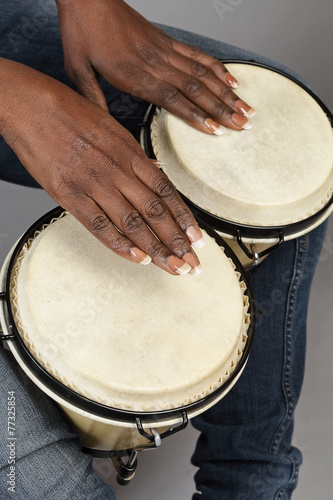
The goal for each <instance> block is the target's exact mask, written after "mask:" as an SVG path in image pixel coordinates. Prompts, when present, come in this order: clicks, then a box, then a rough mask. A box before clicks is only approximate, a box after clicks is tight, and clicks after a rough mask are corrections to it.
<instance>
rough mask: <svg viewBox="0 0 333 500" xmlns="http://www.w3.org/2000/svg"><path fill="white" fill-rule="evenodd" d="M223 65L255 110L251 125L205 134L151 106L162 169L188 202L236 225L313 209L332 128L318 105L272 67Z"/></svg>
mask: <svg viewBox="0 0 333 500" xmlns="http://www.w3.org/2000/svg"><path fill="white" fill-rule="evenodd" d="M226 66H227V67H228V69H229V70H230V72H231V73H232V74H233V75H235V77H236V78H237V79H238V80H239V81H240V82H241V85H240V87H239V89H237V94H238V95H239V97H240V98H241V99H244V100H245V101H246V102H248V103H249V104H250V105H251V106H253V107H254V108H255V109H256V111H257V113H256V115H255V117H254V118H253V122H254V126H253V128H252V129H251V130H246V131H245V130H244V131H241V132H238V131H234V130H231V129H225V133H224V134H223V135H222V136H215V135H207V134H205V133H203V132H200V131H198V130H196V129H194V128H193V127H190V126H189V125H187V124H186V123H185V122H184V121H182V120H180V119H179V118H177V117H175V116H173V115H172V114H170V113H169V112H167V111H165V110H157V111H156V113H155V116H154V117H153V120H152V123H151V143H152V147H153V151H154V153H155V156H156V158H157V159H158V160H159V161H161V162H164V163H165V167H163V170H164V171H165V173H166V174H167V175H168V177H169V178H170V179H171V181H172V182H173V183H174V184H175V186H176V187H177V189H178V190H179V191H180V192H181V193H182V194H183V195H185V197H187V198H188V199H189V200H190V201H191V202H192V203H194V204H195V205H196V206H198V207H200V208H201V209H204V210H205V211H207V212H208V213H211V214H213V215H215V216H218V217H221V218H222V219H226V220H228V221H231V222H233V223H235V224H241V225H247V226H253V227H281V226H286V225H290V224H294V223H297V222H298V221H304V220H306V219H308V218H309V217H311V216H313V215H314V214H316V213H318V212H320V211H321V210H322V209H323V207H325V206H326V205H327V204H328V203H329V202H330V200H331V197H332V186H333V134H332V127H331V123H330V120H329V119H328V117H327V115H326V113H325V111H324V110H323V107H322V106H321V105H320V104H319V103H318V102H317V100H315V99H314V97H312V96H311V95H310V93H309V92H308V91H306V90H305V89H304V88H302V87H301V86H300V85H299V84H297V83H296V82H294V81H293V80H291V79H290V78H287V77H286V76H284V75H282V74H280V73H278V72H275V71H272V70H270V69H267V68H266V67H261V66H259V65H255V64H243V63H228V64H227V65H226ZM214 227H216V226H214ZM218 229H220V230H222V228H221V227H220V228H218Z"/></svg>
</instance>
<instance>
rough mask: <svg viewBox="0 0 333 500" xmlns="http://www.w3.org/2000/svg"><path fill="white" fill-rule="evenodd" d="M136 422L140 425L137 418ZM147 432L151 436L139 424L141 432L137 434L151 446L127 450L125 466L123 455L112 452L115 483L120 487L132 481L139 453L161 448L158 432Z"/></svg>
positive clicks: (153, 430)
mask: <svg viewBox="0 0 333 500" xmlns="http://www.w3.org/2000/svg"><path fill="white" fill-rule="evenodd" d="M136 420H137V421H138V420H139V421H140V424H141V420H140V419H139V418H137V419H136ZM137 425H138V424H137ZM149 430H150V432H151V434H149V433H148V432H146V431H144V430H143V428H142V424H141V431H142V432H140V431H139V432H140V434H142V436H144V437H145V438H146V439H148V441H149V443H152V445H151V446H145V445H141V446H137V447H136V448H133V449H131V450H128V460H127V463H126V464H125V463H124V461H123V459H122V456H123V453H121V452H118V451H115V452H112V457H111V459H112V462H113V465H114V466H115V468H116V470H117V472H118V475H117V483H118V484H120V485H121V486H126V485H127V484H129V482H130V480H131V479H133V477H134V475H135V470H136V468H137V465H138V460H137V458H138V454H139V453H140V451H148V450H155V449H156V448H159V447H160V446H161V443H162V440H161V436H160V434H159V433H158V431H157V430H156V429H154V428H153V429H149Z"/></svg>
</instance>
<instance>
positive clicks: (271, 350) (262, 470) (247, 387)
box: [0, 0, 326, 500]
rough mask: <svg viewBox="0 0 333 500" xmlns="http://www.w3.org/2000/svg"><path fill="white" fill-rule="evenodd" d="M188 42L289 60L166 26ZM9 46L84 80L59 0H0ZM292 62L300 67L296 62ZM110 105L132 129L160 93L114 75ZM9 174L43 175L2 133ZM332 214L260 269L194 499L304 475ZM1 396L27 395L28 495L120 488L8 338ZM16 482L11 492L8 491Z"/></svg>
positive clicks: (81, 496)
mask: <svg viewBox="0 0 333 500" xmlns="http://www.w3.org/2000/svg"><path fill="white" fill-rule="evenodd" d="M163 29H165V31H167V32H168V33H169V34H171V35H172V36H174V37H175V38H178V39H180V40H182V41H185V42H188V43H190V44H193V45H197V46H199V47H200V48H201V49H203V50H204V51H206V52H207V53H210V54H212V55H213V56H215V57H217V58H221V59H223V58H226V59H254V60H256V61H259V62H264V63H267V64H271V65H272V66H275V67H278V68H281V69H285V68H282V67H281V66H280V65H277V64H275V63H273V62H272V61H269V60H267V59H266V58H263V57H260V56H256V55H254V54H252V53H250V52H247V51H244V50H241V49H238V48H236V47H233V46H230V45H227V44H224V43H221V42H216V41H214V40H210V39H207V38H204V37H201V36H197V35H194V34H192V33H187V32H184V31H180V30H178V29H173V28H167V27H163ZM0 40H1V44H0V56H3V57H7V58H9V59H14V60H17V61H20V62H22V63H24V64H27V65H29V66H31V67H34V68H36V69H38V70H40V71H42V72H44V73H47V74H49V75H51V76H53V77H55V78H57V79H58V80H61V81H62V82H64V83H66V84H67V85H69V86H72V84H71V82H70V81H69V80H68V78H67V76H66V74H65V72H64V69H63V62H62V48H61V42H60V35H59V30H58V24H57V15H56V9H55V5H54V2H53V0H11V1H10V2H4V1H2V2H1V3H0ZM289 73H290V71H289ZM102 87H103V90H104V92H105V95H106V98H107V101H108V104H109V109H110V113H111V114H112V115H113V116H114V117H115V118H116V119H117V120H118V121H119V122H120V123H121V124H123V125H124V126H125V127H126V128H128V129H129V130H130V131H132V132H133V131H134V128H135V126H136V125H137V124H138V123H140V122H141V121H142V118H143V116H144V113H145V111H146V109H147V106H148V103H146V102H145V101H142V100H140V99H137V98H133V97H131V96H129V95H127V94H124V93H122V92H120V91H118V90H116V89H115V88H113V87H112V86H111V85H109V84H108V83H107V82H105V81H102ZM0 178H1V179H3V180H7V181H11V182H15V183H18V184H23V185H27V186H38V185H37V183H36V182H35V181H34V180H33V179H32V178H31V177H30V175H29V174H28V173H27V172H26V170H25V169H24V168H23V166H22V165H21V164H20V162H19V161H18V159H17V157H16V156H15V155H14V153H13V152H12V151H11V149H10V148H9V147H8V146H7V145H6V144H5V142H4V141H3V140H2V139H1V138H0ZM325 226H326V225H325V224H323V225H322V226H320V227H319V228H317V229H316V230H314V231H312V232H311V233H309V234H307V235H306V236H303V237H301V238H299V239H297V240H294V241H291V242H288V243H285V244H284V245H283V246H282V247H281V248H280V249H279V250H277V251H276V252H275V253H273V254H272V255H270V256H269V257H268V258H267V259H266V260H265V261H264V262H263V263H262V264H261V265H260V266H259V267H258V268H257V269H256V270H255V271H253V272H252V276H251V280H252V287H253V292H254V296H255V299H256V306H257V309H258V311H259V313H260V314H258V318H257V330H256V335H255V340H254V345H253V349H252V352H251V355H250V360H249V362H248V364H247V366H246V369H245V371H244V374H243V375H242V377H241V379H240V381H239V382H238V383H237V385H236V386H235V388H234V389H233V390H232V391H231V392H230V393H229V394H228V395H227V396H226V397H225V398H224V399H223V400H222V401H221V402H220V403H218V404H217V405H215V406H214V407H213V408H211V409H210V410H208V411H207V412H205V413H204V414H203V415H201V416H199V417H197V418H196V419H194V421H193V425H194V426H195V427H196V428H197V429H199V430H200V431H201V437H200V439H199V441H198V443H197V447H196V450H195V453H194V456H193V458H192V461H193V463H194V464H195V465H197V466H198V467H199V470H198V472H197V474H196V478H195V479H196V485H197V490H198V492H200V493H198V492H197V493H195V494H194V496H193V499H195V500H197V499H201V500H215V499H216V500H217V499H218V500H224V499H226V500H273V499H274V500H285V499H288V498H290V496H291V493H292V491H293V489H294V488H295V486H296V484H297V476H298V470H299V466H300V463H301V454H300V452H299V450H297V449H296V448H294V447H292V445H291V438H292V430H293V415H294V410H295V406H296V403H297V400H298V397H299V394H300V390H301V385H302V379H303V371H304V355H305V341H306V313H307V304H308V298H309V290H310V285H311V280H312V277H313V273H314V270H315V267H316V263H317V259H318V256H319V253H320V249H321V245H322V241H323V237H324V233H325ZM0 370H1V371H0V374H1V377H0V387H1V401H2V402H3V401H5V400H7V394H8V391H15V393H16V401H17V410H18V411H17V415H18V416H17V423H16V428H17V442H18V443H19V447H18V448H17V450H16V452H17V455H16V457H17V460H18V459H19V462H18V463H19V467H17V474H18V475H17V478H16V495H17V498H19V499H23V498H26V499H27V500H29V499H33V500H39V499H43V500H48V499H50V500H53V499H57V500H65V499H69V498H71V499H72V500H76V499H77V500H88V499H94V500H98V499H103V500H107V499H114V498H115V497H114V492H113V490H112V488H110V487H108V486H106V485H105V484H104V483H103V482H102V481H101V480H100V479H99V477H98V476H97V475H96V474H95V473H94V471H93V469H92V466H91V458H90V457H89V456H87V455H83V454H82V453H81V451H80V443H79V439H78V438H77V436H75V434H72V433H71V432H70V430H69V427H68V424H67V423H66V422H64V420H63V418H62V416H61V414H60V412H59V410H58V408H57V407H56V405H55V404H54V403H53V402H52V401H51V400H50V399H49V398H48V397H46V396H45V395H44V394H43V393H42V392H41V391H40V390H39V389H38V388H36V387H35V386H34V384H32V383H31V382H30V380H28V379H27V377H26V376H25V375H24V374H23V373H22V372H21V370H20V368H19V367H18V366H17V365H16V363H15V362H14V361H13V359H12V357H11V355H10V354H9V353H7V352H5V351H3V350H2V349H0ZM6 410H7V407H5V405H4V404H1V405H0V417H1V418H0V434H1V438H2V439H3V437H5V436H7V413H6ZM7 460H8V453H7V450H6V448H5V447H4V446H2V447H1V449H0V484H1V493H2V495H4V496H2V498H4V499H7V498H8V499H9V498H12V495H11V493H10V492H7V489H6V486H5V485H6V481H7V473H8V472H9V466H8V464H7ZM3 492H4V493H3Z"/></svg>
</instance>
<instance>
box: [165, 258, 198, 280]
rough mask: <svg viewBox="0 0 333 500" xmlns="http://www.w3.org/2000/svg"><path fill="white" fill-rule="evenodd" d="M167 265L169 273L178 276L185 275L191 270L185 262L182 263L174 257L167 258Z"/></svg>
mask: <svg viewBox="0 0 333 500" xmlns="http://www.w3.org/2000/svg"><path fill="white" fill-rule="evenodd" d="M168 265H169V267H170V269H171V271H173V272H174V273H177V274H180V275H183V274H187V273H188V272H189V271H191V269H192V268H191V266H190V265H189V264H187V262H184V261H183V260H182V259H179V258H178V257H176V256H175V255H171V257H169V258H168Z"/></svg>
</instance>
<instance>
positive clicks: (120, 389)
mask: <svg viewBox="0 0 333 500" xmlns="http://www.w3.org/2000/svg"><path fill="white" fill-rule="evenodd" d="M206 239H207V245H206V247H204V248H203V249H201V250H199V258H200V260H201V263H202V265H203V267H204V272H203V273H202V274H201V275H199V276H196V277H192V276H189V275H187V276H179V277H175V276H171V275H169V274H167V273H166V272H165V271H161V270H160V269H159V268H157V267H155V266H153V265H152V264H151V265H149V266H142V265H140V264H133V263H131V262H128V261H126V260H124V259H122V258H121V257H119V256H117V255H115V254H114V253H113V252H111V251H110V250H108V249H107V248H106V247H104V246H103V245H102V244H101V243H100V242H99V241H97V239H96V238H94V237H93V236H92V235H91V234H90V233H89V232H88V231H87V230H86V229H85V228H84V227H83V226H82V225H81V224H80V223H79V222H77V221H76V219H74V217H72V216H71V215H69V214H67V215H65V216H63V217H61V218H59V219H58V220H57V221H56V222H54V223H52V224H50V225H48V226H47V227H46V228H44V229H43V230H42V231H41V232H39V233H36V235H35V238H34V239H33V240H30V241H29V242H28V243H27V244H26V245H25V247H24V249H23V250H22V252H21V254H20V256H19V258H18V259H17V263H16V265H15V266H14V268H13V271H12V276H11V303H12V309H13V313H14V315H15V316H14V317H15V321H16V324H17V326H18V329H19V332H20V335H21V337H22V338H23V340H24V342H25V343H26V345H27V346H28V348H29V350H30V351H31V353H32V354H33V355H34V357H35V358H36V359H37V360H38V361H39V363H41V364H42V365H43V366H44V367H45V368H46V369H47V370H48V371H49V372H50V373H51V374H52V375H53V376H54V377H56V378H57V379H59V380H60V381H61V382H63V383H64V384H65V385H67V386H68V387H70V388H71V389H73V390H74V391H76V392H78V393H79V394H83V395H85V396H86V397H88V398H89V399H92V400H94V401H97V402H99V403H102V404H105V405H107V406H110V407H113V408H121V409H128V410H133V411H153V410H155V411H158V410H164V409H170V408H174V407H179V406H183V405H185V404H187V403H190V402H193V401H195V400H197V399H200V398H202V397H203V396H204V395H206V394H208V393H210V392H213V391H215V390H216V389H217V388H218V387H219V386H221V385H222V384H223V383H224V381H225V380H227V379H228V377H229V376H230V374H231V373H232V371H233V370H234V368H235V366H236V365H237V363H238V361H239V360H240V358H241V353H242V351H243V349H244V347H245V343H246V338H247V336H246V331H247V328H248V325H249V316H248V314H247V308H248V299H247V297H246V296H245V295H244V291H245V284H244V283H242V282H240V281H239V275H238V273H236V272H235V271H234V267H233V265H232V263H231V261H230V260H229V259H228V258H227V257H226V255H225V254H224V252H223V250H222V249H221V248H220V247H218V245H217V244H216V243H215V241H214V240H213V239H212V238H210V237H209V236H208V235H206Z"/></svg>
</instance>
